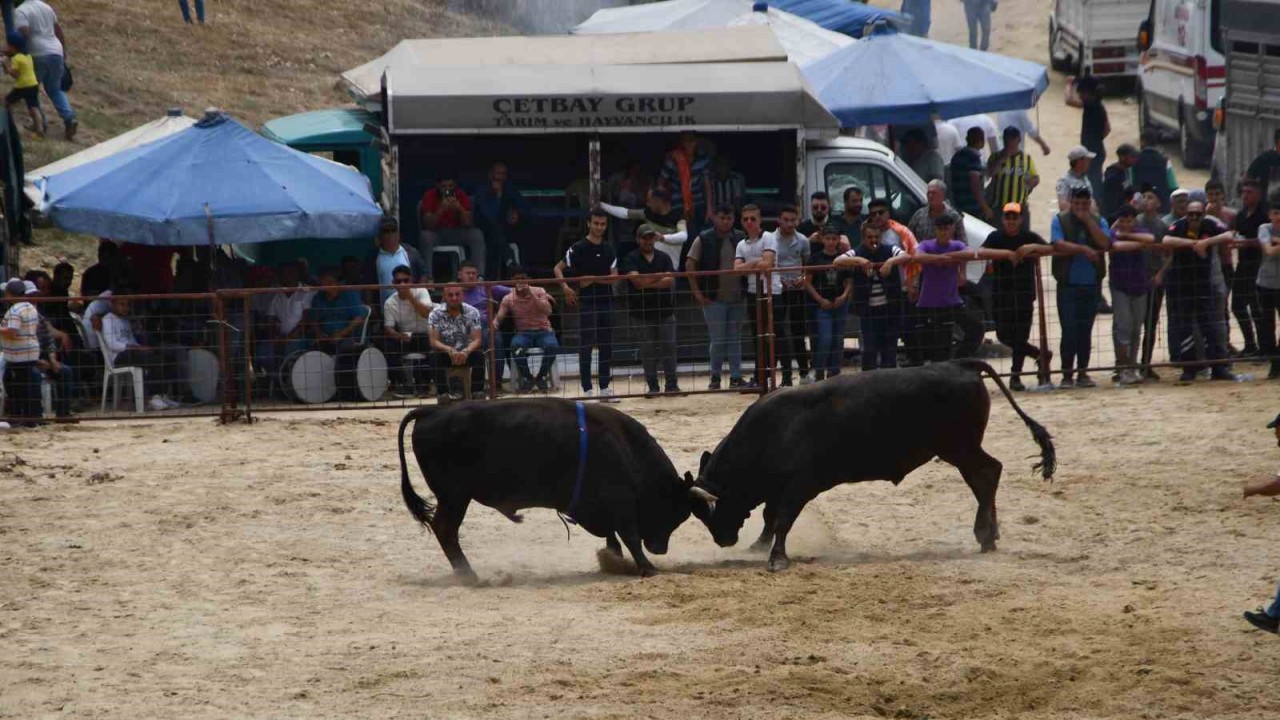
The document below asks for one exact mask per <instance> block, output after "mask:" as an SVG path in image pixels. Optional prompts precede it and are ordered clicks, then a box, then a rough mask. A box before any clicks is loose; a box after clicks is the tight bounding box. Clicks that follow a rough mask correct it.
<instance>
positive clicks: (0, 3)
mask: <svg viewBox="0 0 1280 720" xmlns="http://www.w3.org/2000/svg"><path fill="white" fill-rule="evenodd" d="M0 13H3V14H4V34H5V35H8V34H9V33H12V32H18V30H17V29H16V28H15V27H13V0H0Z"/></svg>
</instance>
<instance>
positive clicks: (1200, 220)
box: [1161, 201, 1236, 382]
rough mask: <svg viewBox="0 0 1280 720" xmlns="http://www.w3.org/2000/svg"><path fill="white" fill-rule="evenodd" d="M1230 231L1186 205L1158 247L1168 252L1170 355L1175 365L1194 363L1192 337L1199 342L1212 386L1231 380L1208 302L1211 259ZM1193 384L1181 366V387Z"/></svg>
mask: <svg viewBox="0 0 1280 720" xmlns="http://www.w3.org/2000/svg"><path fill="white" fill-rule="evenodd" d="M1234 237H1235V233H1234V232H1233V231H1230V230H1228V231H1226V232H1223V231H1222V225H1221V224H1220V223H1219V222H1217V221H1216V220H1214V219H1212V218H1210V217H1208V216H1207V215H1206V213H1205V204H1204V203H1202V202H1198V201H1197V202H1192V203H1190V204H1188V205H1187V215H1186V217H1184V218H1182V219H1180V220H1178V221H1177V222H1175V223H1173V224H1172V225H1170V226H1169V231H1168V232H1167V233H1166V234H1165V236H1164V238H1163V239H1162V240H1161V244H1162V245H1164V246H1165V247H1167V248H1170V249H1171V250H1172V253H1173V254H1172V256H1171V258H1170V265H1169V270H1168V273H1167V275H1166V277H1165V293H1166V297H1167V302H1168V307H1169V352H1170V354H1171V355H1172V356H1173V357H1172V360H1173V361H1174V362H1183V363H1185V362H1188V361H1193V360H1195V356H1196V352H1195V331H1196V330H1197V329H1198V330H1199V331H1200V334H1201V336H1202V337H1203V338H1204V356H1205V360H1207V361H1209V362H1210V363H1211V365H1210V375H1209V378H1210V379H1211V380H1235V379H1236V376H1235V374H1234V373H1232V372H1231V369H1230V365H1228V363H1227V361H1226V359H1227V338H1226V334H1225V333H1224V332H1223V331H1224V330H1225V328H1224V323H1223V322H1222V317H1221V314H1220V313H1219V312H1218V311H1217V310H1216V309H1215V304H1214V299H1213V281H1212V277H1213V263H1212V254H1213V253H1215V252H1217V246H1219V245H1222V244H1223V243H1228V242H1231V240H1232V239H1233V238H1234ZM1195 379H1196V368H1195V367H1188V366H1185V365H1184V366H1183V370H1182V376H1181V377H1180V378H1179V380H1181V381H1182V382H1191V381H1193V380H1195Z"/></svg>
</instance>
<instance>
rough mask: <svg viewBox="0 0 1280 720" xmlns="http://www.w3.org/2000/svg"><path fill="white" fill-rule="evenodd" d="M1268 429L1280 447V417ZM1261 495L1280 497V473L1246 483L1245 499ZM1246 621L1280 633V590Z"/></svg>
mask: <svg viewBox="0 0 1280 720" xmlns="http://www.w3.org/2000/svg"><path fill="white" fill-rule="evenodd" d="M1267 429H1268V430H1272V431H1274V432H1275V435H1276V444H1277V445H1280V415H1276V416H1275V418H1274V419H1273V420H1272V421H1271V422H1269V423H1267ZM1254 495H1261V496H1262V497H1275V496H1277V495H1280V473H1276V474H1275V476H1274V477H1271V478H1269V479H1267V480H1258V481H1255V482H1251V483H1246V484H1245V486H1244V496H1245V498H1246V499H1247V498H1250V497H1253V496H1254ZM1244 619H1245V620H1247V621H1248V622H1249V624H1250V625H1253V626H1254V627H1256V628H1258V629H1259V630H1266V631H1267V632H1269V633H1280V588H1277V589H1276V596H1275V599H1274V600H1272V601H1271V604H1270V605H1268V606H1267V607H1266V609H1265V610H1264V609H1262V608H1258V609H1257V610H1254V611H1249V610H1246V611H1245V613H1244Z"/></svg>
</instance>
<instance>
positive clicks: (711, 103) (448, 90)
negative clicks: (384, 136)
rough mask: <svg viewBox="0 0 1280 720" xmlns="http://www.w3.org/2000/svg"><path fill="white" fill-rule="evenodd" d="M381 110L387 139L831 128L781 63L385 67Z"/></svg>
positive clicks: (794, 72) (791, 68)
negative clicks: (444, 68)
mask: <svg viewBox="0 0 1280 720" xmlns="http://www.w3.org/2000/svg"><path fill="white" fill-rule="evenodd" d="M676 78H678V82H674V81H675V80H676ZM673 86H674V87H673ZM387 106H388V117H387V128H388V130H389V132H390V133H391V135H393V136H396V135H421V134H450V133H454V134H458V133H462V134H480V133H493V134H545V133H566V132H568V133H572V132H602V133H605V132H671V131H676V130H686V129H697V130H702V131H712V130H723V131H752V130H779V129H797V130H802V131H805V133H806V134H807V135H809V136H819V135H835V134H836V133H837V132H838V130H839V124H838V123H837V122H836V119H835V117H834V116H832V115H831V113H830V112H828V111H827V110H826V108H824V107H823V106H822V105H821V104H820V103H819V102H818V101H817V100H816V99H815V97H814V95H813V93H812V92H811V91H810V89H809V87H808V85H807V84H806V83H805V80H804V77H803V76H802V75H801V74H800V71H799V69H797V68H796V66H795V65H793V64H791V63H789V62H767V63H764V62H762V63H752V64H751V66H750V70H749V71H747V70H746V69H745V68H744V66H743V65H742V64H741V63H705V64H695V65H591V66H588V65H558V66H542V67H538V66H532V67H531V66H513V67H508V68H504V69H503V71H502V72H501V73H495V72H493V69H492V68H491V67H454V68H451V69H450V71H449V72H441V73H424V72H416V71H413V70H405V69H394V68H393V69H391V70H389V71H388V72H387Z"/></svg>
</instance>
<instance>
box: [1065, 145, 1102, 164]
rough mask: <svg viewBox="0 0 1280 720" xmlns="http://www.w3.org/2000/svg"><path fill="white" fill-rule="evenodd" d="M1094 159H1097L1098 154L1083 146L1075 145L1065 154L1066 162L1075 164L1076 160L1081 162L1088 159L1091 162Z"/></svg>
mask: <svg viewBox="0 0 1280 720" xmlns="http://www.w3.org/2000/svg"><path fill="white" fill-rule="evenodd" d="M1096 157H1098V153H1096V152H1092V151H1090V150H1089V148H1087V147H1085V146H1083V145H1077V146H1075V147H1073V148H1071V150H1069V151H1068V152H1067V161H1068V162H1075V161H1077V160H1083V159H1085V158H1089V159H1090V160H1092V159H1094V158H1096Z"/></svg>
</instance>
